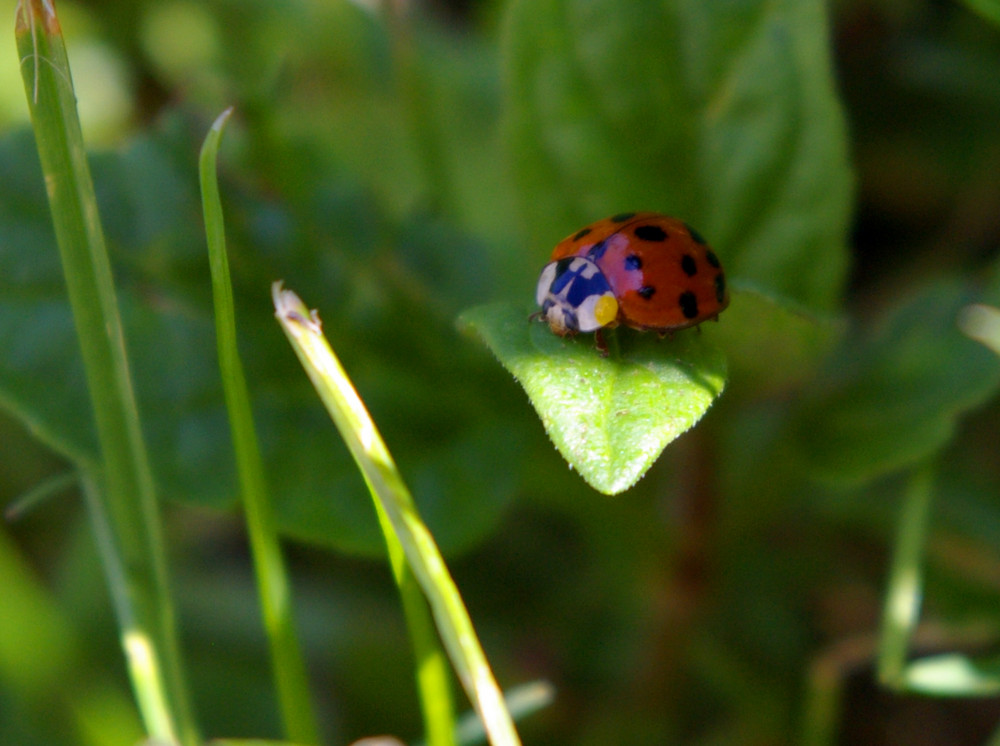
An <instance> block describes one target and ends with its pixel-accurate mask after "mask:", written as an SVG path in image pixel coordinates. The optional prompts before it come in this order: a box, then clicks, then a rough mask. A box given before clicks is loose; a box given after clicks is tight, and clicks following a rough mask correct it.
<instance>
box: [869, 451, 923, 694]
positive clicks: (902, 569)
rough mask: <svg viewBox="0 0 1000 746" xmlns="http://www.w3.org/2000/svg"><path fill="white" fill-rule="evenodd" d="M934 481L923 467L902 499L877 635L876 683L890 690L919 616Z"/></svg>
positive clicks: (901, 672)
mask: <svg viewBox="0 0 1000 746" xmlns="http://www.w3.org/2000/svg"><path fill="white" fill-rule="evenodd" d="M933 481H934V470H933V468H932V467H931V466H930V465H929V464H924V465H923V466H921V467H919V468H917V469H916V470H915V471H914V473H913V476H912V477H911V478H910V482H909V484H908V485H907V488H906V494H905V495H904V498H903V512H902V515H901V516H900V519H899V529H898V531H897V534H896V548H895V551H894V553H893V557H892V566H891V569H890V571H889V587H888V590H887V592H886V596H885V608H884V609H883V611H882V629H881V632H880V634H879V655H878V679H879V681H880V682H882V684H884V685H885V686H888V687H891V688H899V687H902V686H903V683H904V678H905V668H906V653H907V648H908V647H909V642H910V638H911V637H912V636H913V630H914V627H916V624H917V619H918V617H919V615H920V602H921V595H922V592H923V580H922V578H923V555H924V544H925V542H926V540H927V530H928V523H929V520H930V509H931V498H932V496H933Z"/></svg>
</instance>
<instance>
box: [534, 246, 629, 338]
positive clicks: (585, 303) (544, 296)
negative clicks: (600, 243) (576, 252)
mask: <svg viewBox="0 0 1000 746" xmlns="http://www.w3.org/2000/svg"><path fill="white" fill-rule="evenodd" d="M535 299H536V300H537V302H538V305H539V306H541V307H542V311H541V317H542V318H543V319H545V320H546V321H547V322H549V326H550V327H551V328H552V331H553V332H555V333H556V334H559V335H560V336H565V335H566V334H572V333H574V332H593V331H596V330H598V329H601V328H603V327H605V326H608V325H610V324H612V323H613V322H614V321H615V320H616V319H617V318H618V300H617V299H616V298H615V294H614V292H612V290H611V286H610V285H609V284H608V281H607V279H606V278H605V277H604V274H603V273H602V272H601V270H600V268H599V267H598V266H597V265H596V264H595V263H594V262H592V261H591V260H590V259H586V258H584V257H579V256H571V257H566V258H565V259H560V260H558V261H555V262H549V263H548V264H546V265H545V267H544V268H543V269H542V274H541V276H540V277H539V278H538V288H537V289H536V291H535Z"/></svg>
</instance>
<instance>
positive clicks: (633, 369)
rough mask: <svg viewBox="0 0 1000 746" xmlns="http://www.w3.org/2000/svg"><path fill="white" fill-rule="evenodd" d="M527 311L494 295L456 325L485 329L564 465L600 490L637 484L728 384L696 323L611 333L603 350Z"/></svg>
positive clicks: (481, 331)
mask: <svg viewBox="0 0 1000 746" xmlns="http://www.w3.org/2000/svg"><path fill="white" fill-rule="evenodd" d="M528 316H529V312H528V311H526V310H524V309H522V308H520V307H518V306H516V305H513V304H507V303H499V304H494V305H488V306H479V307H476V308H473V309H471V310H469V311H466V312H465V313H464V314H462V316H461V318H460V319H459V323H460V324H461V325H463V326H464V327H466V328H467V329H469V330H471V331H474V332H476V333H477V334H479V336H481V337H482V339H483V341H485V342H486V344H487V346H489V348H490V349H491V350H492V351H493V354H495V355H496V356H497V358H498V359H499V360H500V362H501V363H502V364H503V366H504V367H505V368H507V370H509V371H510V372H511V373H512V374H513V375H514V377H515V378H516V379H517V380H518V381H519V382H520V383H521V385H522V386H523V387H524V390H525V391H526V392H527V394H528V398H529V399H530V400H531V403H532V405H533V406H534V407H535V410H536V411H537V412H538V415H539V417H541V419H542V424H543V425H544V426H545V430H546V431H547V432H548V434H549V437H550V438H551V439H552V442H553V443H554V444H555V446H556V448H558V449H559V452H560V453H561V454H562V455H563V457H564V458H565V459H566V460H567V461H568V462H569V465H570V466H571V467H573V468H574V469H576V470H577V471H578V472H580V476H582V477H583V478H584V480H586V482H587V483H588V484H589V485H590V486H591V487H593V488H594V489H596V490H598V491H599V492H603V493H604V494H607V495H615V494H618V493H619V492H623V491H624V490H627V489H628V488H629V487H631V486H632V485H633V484H635V483H636V482H637V481H638V480H639V479H640V478H641V477H642V476H643V474H645V473H646V471H647V470H648V469H649V467H650V466H652V464H653V462H654V461H655V460H656V459H657V457H659V455H660V453H661V452H662V451H663V449H664V448H665V447H666V446H667V444H668V443H670V441H672V440H674V439H675V438H676V437H677V436H679V435H680V434H681V433H683V432H684V431H685V430H687V429H688V428H689V427H691V426H692V425H694V423H696V422H697V421H698V420H699V419H701V417H702V415H703V414H705V411H706V410H707V409H708V407H709V406H710V405H711V404H712V402H713V401H714V400H715V398H716V397H717V396H718V395H719V394H720V393H721V392H722V389H723V387H724V386H725V382H726V361H725V357H724V356H723V355H722V353H721V352H719V351H718V350H717V349H716V348H714V347H713V346H711V345H710V344H708V343H707V342H706V341H705V338H704V336H702V335H699V333H698V331H697V330H689V331H684V332H680V333H678V334H676V335H674V338H673V339H664V340H660V339H658V338H657V336H656V335H655V334H640V333H638V332H634V331H632V330H630V329H624V330H619V331H617V332H612V333H611V334H614V335H615V336H614V337H613V338H609V342H610V343H611V349H612V352H611V355H610V356H609V357H607V358H602V357H601V356H600V354H599V353H598V351H597V350H596V349H595V347H594V341H593V337H592V336H591V335H589V334H588V335H582V336H580V337H578V338H576V339H563V338H560V337H557V336H556V335H554V334H552V332H551V331H549V329H548V327H547V326H546V325H544V324H540V323H529V322H528ZM609 337H610V335H609Z"/></svg>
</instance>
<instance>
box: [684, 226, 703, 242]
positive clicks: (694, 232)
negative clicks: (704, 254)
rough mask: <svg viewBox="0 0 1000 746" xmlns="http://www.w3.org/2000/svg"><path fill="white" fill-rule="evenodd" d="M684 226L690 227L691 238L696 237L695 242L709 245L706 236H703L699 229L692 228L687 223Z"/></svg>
mask: <svg viewBox="0 0 1000 746" xmlns="http://www.w3.org/2000/svg"><path fill="white" fill-rule="evenodd" d="M684 227H685V228H687V229H688V233H689V234H690V236H691V238H693V239H694V242H695V243H700V244H701V245H702V246H707V245H708V242H707V241H706V240H705V239H704V238H702V237H701V234H700V233H699V232H698V231H696V230H695V229H694V228H692V227H691V226H690V225H688V224H687V223H685V224H684Z"/></svg>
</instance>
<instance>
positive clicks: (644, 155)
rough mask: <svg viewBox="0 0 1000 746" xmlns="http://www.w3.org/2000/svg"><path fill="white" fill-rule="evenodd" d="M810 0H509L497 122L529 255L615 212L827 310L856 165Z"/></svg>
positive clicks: (839, 280) (732, 272) (818, 5)
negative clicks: (694, 242) (661, 222)
mask: <svg viewBox="0 0 1000 746" xmlns="http://www.w3.org/2000/svg"><path fill="white" fill-rule="evenodd" d="M828 45H829V39H828V36H827V22H826V17H825V3H824V2H822V0H777V1H774V0H751V1H749V2H740V3H733V2H703V1H702V0H674V1H673V2H669V1H668V2H662V1H657V2H653V1H652V0H640V1H636V2H628V3H623V2H619V1H618V0H586V2H584V1H582V0H515V2H512V3H511V4H510V7H509V13H508V17H507V27H506V48H505V51H506V68H507V70H506V72H507V94H508V105H507V131H508V136H509V144H510V152H511V161H512V163H513V164H514V167H515V170H516V176H517V177H518V179H519V183H520V186H521V187H522V189H521V193H522V195H523V197H524V199H523V202H524V206H525V208H526V211H527V214H528V217H529V220H530V225H531V229H532V230H531V235H532V236H534V237H535V238H536V239H537V240H538V241H539V242H540V244H541V245H540V246H534V247H532V249H533V251H534V252H535V253H534V255H533V258H534V260H535V264H538V265H541V264H542V263H543V262H544V259H545V258H546V256H547V247H548V246H551V245H553V244H554V243H555V241H557V240H558V239H559V238H561V237H562V236H564V235H567V234H568V233H570V232H571V231H573V230H575V229H576V228H578V227H579V226H581V225H585V224H587V223H588V222H590V221H592V220H594V219H595V218H598V217H602V216H604V215H607V214H611V213H614V212H615V211H618V210H649V209H652V210H660V211H663V212H668V213H674V214H676V215H678V216H680V217H683V218H684V219H685V220H687V221H689V222H691V223H692V224H694V225H695V226H697V227H698V229H699V230H700V231H701V232H702V233H703V234H704V235H705V236H707V237H708V239H709V240H710V241H711V242H712V244H713V246H714V247H715V249H716V250H717V251H718V253H719V256H720V257H721V258H722V260H723V263H724V264H725V265H726V269H727V271H728V273H729V276H730V277H733V278H742V279H746V280H749V281H752V282H754V283H755V284H757V285H758V286H760V287H761V288H762V289H764V290H767V291H768V292H770V293H773V294H777V295H780V296H784V297H787V298H789V299H791V300H793V301H796V302H798V303H800V304H803V305H805V306H807V307H809V308H814V309H820V310H830V309H832V308H833V307H834V305H835V303H836V301H837V299H838V296H839V293H840V291H841V287H842V284H843V279H844V273H845V269H846V266H847V253H846V248H845V240H846V232H847V222H848V218H849V211H850V192H851V188H850V183H851V176H850V170H849V166H848V160H847V155H846V139H845V127H844V120H843V114H842V112H841V109H840V106H839V103H838V100H837V98H836V95H835V91H834V86H833V79H832V75H831V71H830V57H829V53H828Z"/></svg>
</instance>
